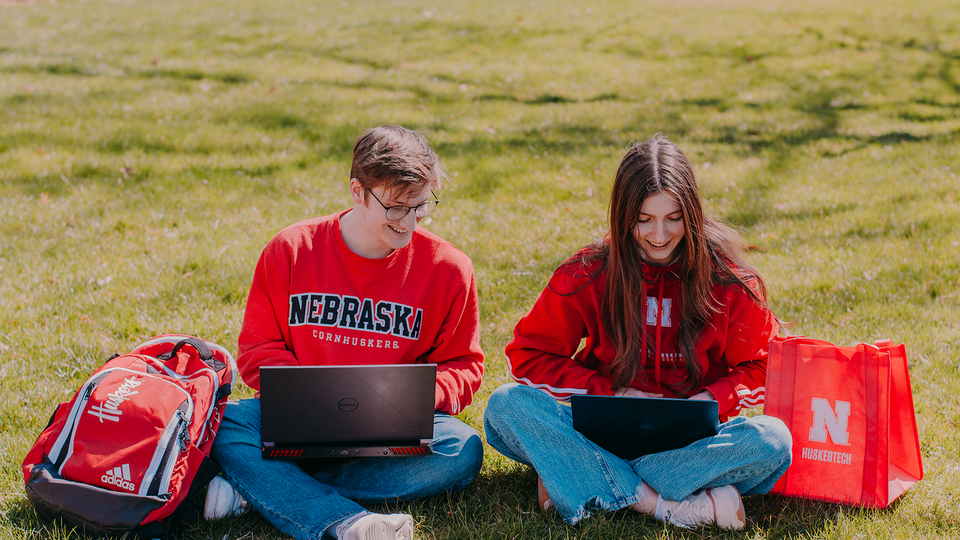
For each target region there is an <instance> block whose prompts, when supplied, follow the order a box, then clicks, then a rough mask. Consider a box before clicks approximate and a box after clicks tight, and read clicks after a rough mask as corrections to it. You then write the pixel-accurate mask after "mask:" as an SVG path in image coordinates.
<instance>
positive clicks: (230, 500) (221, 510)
mask: <svg viewBox="0 0 960 540" xmlns="http://www.w3.org/2000/svg"><path fill="white" fill-rule="evenodd" d="M249 510H250V503H248V502H247V500H246V499H244V498H243V496H242V495H240V493H238V492H237V490H235V489H233V486H231V485H230V482H228V481H227V479H226V478H224V477H222V476H215V477H213V480H211V481H210V484H209V485H208V486H207V498H206V500H204V501H203V517H204V519H207V520H213V519H222V518H225V517H228V516H239V515H241V514H245V513H246V512H247V511H249Z"/></svg>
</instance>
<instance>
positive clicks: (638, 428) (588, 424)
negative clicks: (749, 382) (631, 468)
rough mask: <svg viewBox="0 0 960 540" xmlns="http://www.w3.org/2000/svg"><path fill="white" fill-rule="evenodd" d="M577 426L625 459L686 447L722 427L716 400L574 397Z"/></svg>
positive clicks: (571, 398) (573, 403) (588, 436)
mask: <svg viewBox="0 0 960 540" xmlns="http://www.w3.org/2000/svg"><path fill="white" fill-rule="evenodd" d="M570 402H571V406H572V407H573V427H574V429H576V430H577V431H579V432H580V433H582V434H583V435H584V436H585V437H586V438H588V439H590V440H591V441H593V442H594V443H595V444H596V445H597V446H599V447H601V448H603V449H605V450H607V451H608V452H610V453H611V454H614V455H616V456H618V457H620V458H622V459H625V460H628V461H629V460H633V459H636V458H638V457H640V456H645V455H647V454H656V453H658V452H664V451H667V450H675V449H677V448H683V447H684V446H687V445H689V444H691V443H693V442H696V441H698V440H700V439H702V438H704V437H710V436H712V435H716V434H717V433H718V432H719V431H720V419H719V404H718V403H717V402H716V401H691V400H689V399H668V398H641V397H621V396H579V395H577V396H571V397H570Z"/></svg>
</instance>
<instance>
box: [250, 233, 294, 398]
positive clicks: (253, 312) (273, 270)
mask: <svg viewBox="0 0 960 540" xmlns="http://www.w3.org/2000/svg"><path fill="white" fill-rule="evenodd" d="M289 289H290V264H289V262H288V261H287V260H286V259H285V258H284V257H282V250H281V249H278V246H277V244H276V242H275V241H271V242H270V243H269V244H267V247H266V248H264V250H263V253H262V254H261V255H260V260H259V261H258V262H257V267H256V269H255V270H254V274H253V283H252V284H251V286H250V295H249V296H248V298H247V308H246V311H245V312H244V315H243V326H241V328H240V337H239V347H240V354H239V356H238V357H237V367H238V369H239V371H240V375H241V377H243V381H244V382H245V383H246V384H247V386H249V387H250V388H253V389H254V390H256V391H257V392H258V393H259V391H260V366H264V365H271V366H285V365H288V366H289V365H298V364H299V362H298V361H297V359H296V357H295V356H294V354H293V351H290V350H289V349H288V348H287V340H288V339H289V338H290V336H289V333H290V328H289V326H288V325H287V322H286V321H285V320H280V319H279V317H281V316H282V315H283V314H285V313H287V307H288V306H287V302H288V301H289V300H288V299H289V296H290V295H289Z"/></svg>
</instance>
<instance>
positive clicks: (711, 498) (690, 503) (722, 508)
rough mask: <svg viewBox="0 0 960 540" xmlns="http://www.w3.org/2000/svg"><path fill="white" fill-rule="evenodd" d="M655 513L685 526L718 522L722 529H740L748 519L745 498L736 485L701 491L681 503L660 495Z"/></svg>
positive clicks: (679, 525) (692, 526) (658, 516)
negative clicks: (742, 497)
mask: <svg viewBox="0 0 960 540" xmlns="http://www.w3.org/2000/svg"><path fill="white" fill-rule="evenodd" d="M654 515H655V516H656V518H657V519H659V520H661V521H666V522H667V523H671V524H673V525H676V526H678V527H683V528H685V529H692V528H694V527H696V526H698V525H709V524H711V523H716V524H717V526H718V527H720V528H721V529H727V530H739V529H742V528H743V526H744V525H745V524H746V521H747V513H746V510H744V508H743V499H741V498H740V493H739V492H737V488H735V487H733V486H721V487H717V488H710V489H704V490H700V491H698V492H696V493H694V494H693V495H690V496H689V497H687V498H686V499H684V500H682V501H680V502H673V501H667V500H664V498H663V497H659V498H658V499H657V510H656V512H655V513H654Z"/></svg>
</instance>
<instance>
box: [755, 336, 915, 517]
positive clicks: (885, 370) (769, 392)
mask: <svg viewBox="0 0 960 540" xmlns="http://www.w3.org/2000/svg"><path fill="white" fill-rule="evenodd" d="M764 413H765V414H768V415H770V416H776V417H777V418H779V419H781V420H783V422H784V423H785V424H786V425H787V427H788V428H790V433H791V434H792V435H793V462H792V464H791V465H790V468H789V469H787V472H786V474H784V475H783V477H782V478H780V480H779V481H778V482H777V484H776V485H775V486H774V487H773V490H771V493H777V494H780V495H787V496H793V497H803V498H809V499H817V500H822V501H829V502H837V503H842V504H850V505H856V506H863V507H870V508H885V507H887V506H889V505H890V503H892V502H893V501H894V500H896V498H897V497H899V496H900V495H902V494H903V493H904V492H905V491H906V490H907V489H909V488H910V487H911V486H913V485H914V484H916V483H917V482H919V481H920V479H921V478H923V464H922V463H921V460H920V439H919V437H918V434H917V422H916V416H915V415H914V409H913V394H912V392H911V390H910V374H909V372H908V371H907V354H906V348H905V347H904V346H903V345H893V343H892V342H890V341H889V340H884V341H878V342H876V344H875V345H870V344H865V343H861V344H859V345H857V346H855V347H838V346H836V345H833V344H831V343H828V342H826V341H820V340H815V339H810V338H806V337H802V336H794V337H789V338H777V339H775V340H774V341H773V342H772V343H771V344H770V357H769V360H768V363H767V382H766V404H765V405H764Z"/></svg>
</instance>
